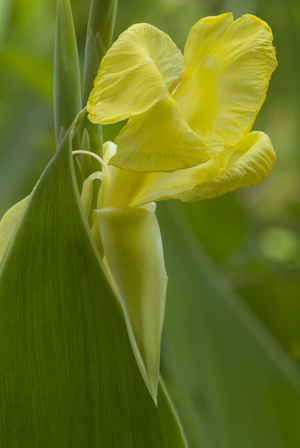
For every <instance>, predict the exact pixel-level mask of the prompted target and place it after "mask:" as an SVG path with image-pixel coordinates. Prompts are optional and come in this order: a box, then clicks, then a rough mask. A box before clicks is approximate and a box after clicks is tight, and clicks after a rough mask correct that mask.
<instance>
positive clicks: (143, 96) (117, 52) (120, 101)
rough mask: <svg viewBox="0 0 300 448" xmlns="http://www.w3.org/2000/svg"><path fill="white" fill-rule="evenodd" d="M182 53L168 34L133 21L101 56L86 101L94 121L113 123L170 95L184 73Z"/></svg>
mask: <svg viewBox="0 0 300 448" xmlns="http://www.w3.org/2000/svg"><path fill="white" fill-rule="evenodd" d="M183 70H184V68H183V56H182V53H181V51H180V50H179V49H178V48H177V47H176V45H175V44H174V43H173V42H172V40H171V39H170V37H169V36H168V35H167V34H165V33H163V32H162V31H160V30H158V29H157V28H155V27H154V26H151V25H148V24H145V23H142V24H137V25H133V26H132V27H130V28H129V29H128V30H126V31H125V32H124V33H122V34H121V35H120V37H119V38H118V39H117V41H116V42H115V43H114V44H113V46H112V47H111V48H110V50H109V51H108V52H107V54H106V56H105V57H104V58H103V59H102V62H101V66H100V70H99V72H98V75H97V77H96V79H95V83H94V89H93V91H92V93H91V96H90V98H89V101H88V106H87V109H88V112H89V114H90V115H89V119H90V120H91V121H92V122H93V123H114V122H116V121H120V120H124V119H126V118H128V117H129V116H130V115H131V114H133V113H135V114H138V113H142V112H144V111H145V110H147V109H148V108H149V107H151V106H152V105H153V104H155V103H156V102H158V101H161V100H162V99H164V98H167V97H168V96H169V92H168V87H169V86H171V85H172V83H173V82H174V81H175V80H176V79H177V78H178V77H179V76H180V75H181V74H182V73H183Z"/></svg>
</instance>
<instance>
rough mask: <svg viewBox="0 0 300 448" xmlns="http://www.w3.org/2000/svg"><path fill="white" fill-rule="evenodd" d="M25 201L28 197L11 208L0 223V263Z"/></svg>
mask: <svg viewBox="0 0 300 448" xmlns="http://www.w3.org/2000/svg"><path fill="white" fill-rule="evenodd" d="M27 200H28V197H26V198H25V199H23V200H22V201H20V202H18V203H17V204H15V205H14V206H13V207H11V208H10V209H9V210H8V211H7V212H6V213H5V215H3V218H2V219H1V221H0V262H1V260H2V258H3V256H4V254H5V251H6V248H7V246H8V243H9V241H10V239H11V237H12V235H13V233H14V231H15V229H16V226H17V224H18V221H19V219H20V217H21V215H22V212H23V210H24V207H25V205H26V202H27Z"/></svg>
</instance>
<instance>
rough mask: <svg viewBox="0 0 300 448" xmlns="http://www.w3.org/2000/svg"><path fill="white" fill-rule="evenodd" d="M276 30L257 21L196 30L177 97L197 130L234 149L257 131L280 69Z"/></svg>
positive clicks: (206, 23) (214, 20) (215, 22)
mask: <svg viewBox="0 0 300 448" xmlns="http://www.w3.org/2000/svg"><path fill="white" fill-rule="evenodd" d="M272 40H273V36H272V31H271V29H270V27H269V26H268V25H267V24H266V23H265V22H263V21H262V20H260V19H258V18H257V17H255V16H251V15H245V16H243V17H241V18H240V19H238V20H236V21H234V20H233V17H232V14H223V15H221V16H217V17H206V18H205V19H202V20H200V21H199V22H198V23H197V24H196V25H194V26H193V28H192V29H191V31H190V34H189V36H188V39H187V42H186V46H185V51H184V65H185V73H184V75H183V78H182V81H181V83H180V84H179V86H178V88H177V90H176V91H175V93H174V98H175V99H176V101H178V103H179V105H180V107H181V108H182V110H183V111H184V114H185V117H186V119H187V122H188V123H189V125H190V126H191V128H192V129H193V130H194V131H195V132H197V133H199V134H202V133H204V134H205V133H206V132H208V131H209V132H215V133H217V134H219V135H220V136H221V137H222V138H223V139H224V140H225V141H226V142H227V144H228V145H230V146H234V145H235V144H237V143H238V142H239V141H240V140H241V139H242V137H243V136H244V135H246V133H247V132H249V130H250V129H251V127H252V125H253V122H254V120H255V117H256V115H257V113H258V111H259V109H260V108H261V106H262V104H263V102H264V99H265V94H266V90H267V88H268V84H269V80H270V77H271V74H272V72H273V71H274V69H275V68H276V66H277V60H276V57H275V48H274V47H273V45H272Z"/></svg>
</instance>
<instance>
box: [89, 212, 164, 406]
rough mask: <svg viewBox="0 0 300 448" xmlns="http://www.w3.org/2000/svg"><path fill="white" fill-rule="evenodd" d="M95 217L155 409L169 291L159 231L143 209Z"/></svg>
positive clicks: (150, 214) (134, 349)
mask: <svg viewBox="0 0 300 448" xmlns="http://www.w3.org/2000/svg"><path fill="white" fill-rule="evenodd" d="M96 213H97V218H98V224H99V230H100V235H101V240H102V243H103V248H104V253H105V256H106V260H107V264H108V266H109V269H110V272H111V275H112V278H113V280H114V282H115V285H116V288H117V291H118V296H119V299H120V302H121V305H122V307H123V311H124V316H125V320H126V324H127V329H128V334H129V338H130V342H131V345H132V349H133V352H134V354H135V357H136V360H137V363H138V366H139V369H140V371H141V375H142V377H143V379H144V381H145V383H146V386H147V388H148V389H149V392H150V394H151V396H152V398H153V400H154V402H155V403H156V396H157V387H158V377H159V362H160V340H161V332H162V327H163V320H164V312H165V298H166V288H167V275H166V271H165V265H164V256H163V248H162V241H161V235H160V229H159V225H158V222H157V219H156V216H155V213H154V212H153V211H150V210H147V209H145V208H132V207H108V208H104V209H101V210H97V211H96Z"/></svg>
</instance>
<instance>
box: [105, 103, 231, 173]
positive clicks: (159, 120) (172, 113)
mask: <svg viewBox="0 0 300 448" xmlns="http://www.w3.org/2000/svg"><path fill="white" fill-rule="evenodd" d="M116 143H117V145H118V148H117V153H116V155H115V156H113V157H112V158H111V160H110V164H111V165H115V166H117V167H119V168H122V169H124V170H132V171H141V172H156V171H174V170H178V169H184V168H189V167H191V166H195V165H199V164H200V163H203V162H204V161H206V160H208V157H209V155H208V154H209V150H210V149H211V148H213V149H214V150H220V149H221V148H222V142H220V141H219V140H218V139H216V138H214V139H213V138H211V139H210V140H207V141H205V140H204V139H202V138H201V137H199V136H198V135H197V134H196V133H195V132H194V131H193V130H192V129H191V128H190V127H189V125H188V124H187V122H186V120H185V118H184V116H183V113H182V111H181V109H180V107H179V106H178V104H177V103H176V102H175V101H174V100H173V99H172V98H171V97H169V98H166V99H165V100H164V101H160V102H159V103H156V104H155V105H153V106H152V107H151V108H150V109H148V110H147V111H145V112H143V113H141V114H139V115H133V116H132V117H131V118H130V120H129V122H128V123H127V125H126V126H125V127H124V128H123V129H122V130H121V132H120V134H119V135H118V137H117V138H116Z"/></svg>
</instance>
